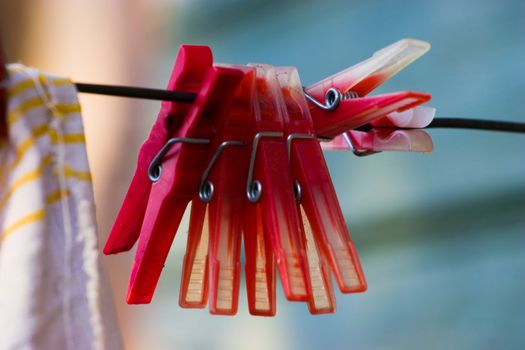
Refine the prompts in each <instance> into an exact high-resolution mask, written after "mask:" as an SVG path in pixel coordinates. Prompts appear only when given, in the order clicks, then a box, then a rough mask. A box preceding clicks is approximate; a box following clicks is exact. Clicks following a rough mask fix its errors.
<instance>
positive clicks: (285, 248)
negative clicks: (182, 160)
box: [244, 65, 311, 315]
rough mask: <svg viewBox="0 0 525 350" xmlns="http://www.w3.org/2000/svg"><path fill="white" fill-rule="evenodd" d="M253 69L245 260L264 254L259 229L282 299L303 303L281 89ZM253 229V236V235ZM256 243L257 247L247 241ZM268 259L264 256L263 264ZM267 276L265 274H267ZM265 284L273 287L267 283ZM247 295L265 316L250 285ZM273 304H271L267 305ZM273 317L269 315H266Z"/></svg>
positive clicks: (306, 289)
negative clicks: (270, 259)
mask: <svg viewBox="0 0 525 350" xmlns="http://www.w3.org/2000/svg"><path fill="white" fill-rule="evenodd" d="M254 67H255V68H256V72H257V78H256V87H255V89H256V96H255V103H254V120H253V131H252V134H251V135H252V136H253V138H252V140H253V142H252V148H251V157H250V168H249V170H248V179H247V187H246V189H247V194H248V199H249V203H247V207H246V209H245V215H246V217H247V218H250V220H251V223H248V224H247V225H246V226H245V229H244V231H245V235H244V237H245V239H246V240H247V246H248V247H251V248H252V249H251V250H247V251H246V255H247V260H249V259H252V260H253V254H258V253H259V252H260V251H263V248H264V247H263V239H261V234H260V230H261V229H262V230H263V232H264V235H263V237H264V245H268V244H269V245H270V246H271V248H272V252H273V255H274V259H275V262H276V266H277V270H278V272H279V276H280V279H281V283H282V286H283V290H284V294H285V296H286V298H287V299H288V300H290V301H307V300H308V299H309V296H310V295H311V289H310V281H309V273H308V262H307V260H306V252H305V246H304V241H303V237H302V230H301V226H300V219H299V215H298V213H297V210H296V204H295V195H294V191H293V182H292V178H291V174H290V170H289V163H288V152H287V149H286V140H285V138H286V136H285V134H284V121H283V118H282V106H281V104H280V101H281V100H280V97H279V96H280V93H281V92H280V87H279V84H278V81H277V78H276V76H275V71H274V70H273V69H272V67H271V66H265V65H254ZM254 228H256V229H257V231H256V232H253V229H254ZM255 238H257V242H255V244H254V242H249V240H250V239H255ZM258 258H259V257H258ZM268 258H269V257H268V256H265V259H266V261H267V259H268ZM247 265H248V264H247ZM267 267H268V268H270V267H271V266H268V265H267ZM251 268H253V265H252V266H251ZM255 272H257V271H255ZM266 272H269V271H268V269H267V270H266ZM246 273H247V275H248V274H251V273H253V270H251V271H250V270H249V267H248V266H247V272H246ZM250 278H253V276H251V277H250ZM266 285H267V286H268V287H273V284H272V283H271V282H269V281H267V284H266ZM254 287H255V288H254ZM248 293H249V300H252V301H255V303H252V302H250V312H251V313H254V314H263V313H262V310H259V308H258V305H257V295H255V296H254V295H251V296H250V293H255V294H257V289H256V286H253V285H252V286H248ZM274 293H275V292H274V291H271V290H269V291H265V296H266V297H274ZM273 303H274V302H273V301H270V305H271V304H273ZM273 313H274V311H273V312H268V315H272V314H273Z"/></svg>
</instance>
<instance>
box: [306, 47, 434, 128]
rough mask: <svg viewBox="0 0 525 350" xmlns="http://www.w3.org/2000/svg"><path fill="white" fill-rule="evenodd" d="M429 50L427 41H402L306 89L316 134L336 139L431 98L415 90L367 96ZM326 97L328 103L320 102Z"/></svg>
mask: <svg viewBox="0 0 525 350" xmlns="http://www.w3.org/2000/svg"><path fill="white" fill-rule="evenodd" d="M429 49H430V45H429V44H428V43H426V42H423V41H419V40H413V39H404V40H400V41H398V42H396V43H394V44H392V45H390V46H387V47H386V48H384V49H382V50H380V51H377V52H376V53H375V54H374V55H373V56H372V57H370V58H369V59H367V60H365V61H363V62H361V63H358V64H357V65H355V66H352V67H350V68H348V69H345V70H343V71H341V72H339V73H336V74H334V75H332V76H330V77H328V78H326V79H323V80H322V81H320V82H318V83H316V84H314V85H312V86H309V87H308V88H306V89H305V93H306V97H307V98H308V99H309V101H310V111H311V114H312V119H313V122H314V128H315V132H316V135H317V136H318V137H323V138H333V137H335V136H337V135H339V134H342V133H343V132H346V131H348V130H352V129H354V128H357V127H359V126H361V125H364V124H367V123H369V122H371V121H372V120H374V119H377V118H380V117H384V116H386V115H387V114H389V113H392V112H402V111H405V110H408V109H410V108H413V107H415V106H418V105H420V104H422V103H425V102H427V101H429V100H430V98H431V95H430V94H427V93H422V92H414V91H404V92H396V93H389V94H382V95H376V96H370V97H365V96H366V95H367V94H368V93H369V92H370V91H372V90H373V89H374V88H376V87H377V86H379V85H381V84H382V83H383V82H385V81H386V80H388V79H389V78H390V77H392V76H393V75H394V74H396V73H397V72H399V71H400V70H401V69H403V68H404V67H406V66H407V65H408V64H410V63H411V62H413V61H414V60H415V59H417V58H418V57H420V56H421V55H423V54H424V53H425V52H427V51H428V50H429ZM322 99H325V103H321V102H319V101H320V100H322Z"/></svg>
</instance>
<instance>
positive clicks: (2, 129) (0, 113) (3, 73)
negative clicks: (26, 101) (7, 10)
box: [0, 33, 8, 139]
mask: <svg viewBox="0 0 525 350" xmlns="http://www.w3.org/2000/svg"><path fill="white" fill-rule="evenodd" d="M0 34H1V33H0ZM1 40H2V39H1V38H0V139H5V138H7V79H8V75H7V70H6V68H5V63H6V62H5V57H4V51H3V50H2V41H1Z"/></svg>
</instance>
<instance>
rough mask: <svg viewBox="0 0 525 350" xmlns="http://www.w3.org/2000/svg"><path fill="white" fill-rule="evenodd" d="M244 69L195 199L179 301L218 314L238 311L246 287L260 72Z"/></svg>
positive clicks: (212, 147)
mask: <svg viewBox="0 0 525 350" xmlns="http://www.w3.org/2000/svg"><path fill="white" fill-rule="evenodd" d="M229 67H232V68H235V69H238V70H241V71H243V72H244V77H243V79H242V82H241V85H240V87H239V88H238V89H237V92H236V94H235V95H234V97H233V100H232V102H231V105H230V108H229V111H228V112H227V113H226V116H225V120H224V122H223V124H222V125H219V127H218V128H217V130H216V133H215V134H214V135H213V137H212V140H211V146H210V153H209V155H208V156H207V166H206V168H205V170H204V172H203V174H202V176H201V179H200V181H201V182H200V188H199V195H198V197H196V198H194V199H193V201H192V209H191V215H190V227H189V232H188V243H187V248H186V255H185V257H184V264H183V275H182V281H181V291H180V297H179V304H180V305H181V306H182V307H190V308H191V307H197V308H202V307H205V306H206V303H207V301H208V292H209V309H210V313H212V314H223V315H234V314H235V313H237V307H238V298H239V286H240V272H241V262H240V252H241V239H242V225H243V216H242V214H241V213H242V211H243V207H244V201H245V198H246V195H245V192H244V187H243V186H242V185H240V183H239V179H243V178H246V173H247V171H248V161H249V152H248V139H247V137H248V133H249V130H250V120H251V115H252V113H253V110H252V109H253V94H254V86H255V85H254V84H255V70H254V69H253V68H248V67H243V66H229Z"/></svg>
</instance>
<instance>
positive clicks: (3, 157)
mask: <svg viewBox="0 0 525 350" xmlns="http://www.w3.org/2000/svg"><path fill="white" fill-rule="evenodd" d="M8 73H9V83H8V115H7V122H8V129H9V138H8V140H1V141H0V349H53V350H56V349H68V350H69V349H71V350H73V349H74V350H79V349H117V350H118V349H121V348H122V343H121V339H120V333H119V329H118V324H117V320H116V317H115V311H114V305H113V301H112V299H111V289H110V287H109V285H108V283H107V281H106V280H105V275H104V273H103V271H102V268H101V264H100V259H99V253H98V242H97V230H96V219H95V208H94V198H93V189H92V182H91V175H90V172H89V166H88V160H87V155H86V147H85V138H84V132H83V125H82V119H81V115H80V105H79V103H78V99H77V91H76V89H75V86H74V84H73V83H72V82H71V81H70V80H69V79H66V78H62V77H58V76H53V75H50V74H43V73H41V72H39V71H38V70H36V69H34V68H29V67H25V66H23V65H20V64H13V65H9V66H8Z"/></svg>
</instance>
